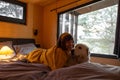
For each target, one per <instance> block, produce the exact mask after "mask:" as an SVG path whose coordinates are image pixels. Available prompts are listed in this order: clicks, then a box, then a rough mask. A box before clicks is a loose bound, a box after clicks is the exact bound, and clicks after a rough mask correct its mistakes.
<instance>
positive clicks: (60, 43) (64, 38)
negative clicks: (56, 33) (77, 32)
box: [57, 33, 74, 50]
mask: <svg viewBox="0 0 120 80" xmlns="http://www.w3.org/2000/svg"><path fill="white" fill-rule="evenodd" d="M70 40H73V37H72V35H71V34H69V33H63V34H61V35H60V37H59V39H58V42H57V47H59V48H62V49H63V50H66V45H65V44H66V42H67V41H70ZM73 43H74V40H73Z"/></svg>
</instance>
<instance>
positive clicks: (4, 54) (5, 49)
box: [0, 46, 15, 60]
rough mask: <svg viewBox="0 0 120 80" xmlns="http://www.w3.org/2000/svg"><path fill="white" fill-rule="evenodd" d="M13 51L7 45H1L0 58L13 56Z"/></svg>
mask: <svg viewBox="0 0 120 80" xmlns="http://www.w3.org/2000/svg"><path fill="white" fill-rule="evenodd" d="M14 55H15V54H14V51H13V50H12V49H11V48H9V47H8V46H3V47H1V49H0V60H4V59H10V58H12V57H13V56H14Z"/></svg>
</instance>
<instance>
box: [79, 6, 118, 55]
mask: <svg viewBox="0 0 120 80" xmlns="http://www.w3.org/2000/svg"><path fill="white" fill-rule="evenodd" d="M117 8H118V5H114V6H110V7H106V8H103V9H100V10H96V11H93V12H90V13H86V14H82V15H79V16H78V21H79V22H78V31H77V32H78V33H77V34H78V36H77V43H81V42H82V43H85V44H87V45H89V47H90V52H91V53H100V54H103V53H104V54H113V50H114V42H115V30H116V21H117Z"/></svg>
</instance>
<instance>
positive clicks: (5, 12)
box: [0, 0, 26, 24]
mask: <svg viewBox="0 0 120 80" xmlns="http://www.w3.org/2000/svg"><path fill="white" fill-rule="evenodd" d="M0 20H1V21H7V22H14V23H19V24H26V4H25V3H22V2H19V1H12V0H0Z"/></svg>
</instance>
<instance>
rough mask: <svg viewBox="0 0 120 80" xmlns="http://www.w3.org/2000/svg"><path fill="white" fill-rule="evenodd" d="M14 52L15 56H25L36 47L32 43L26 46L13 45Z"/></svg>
mask: <svg viewBox="0 0 120 80" xmlns="http://www.w3.org/2000/svg"><path fill="white" fill-rule="evenodd" d="M13 47H14V49H15V51H16V53H17V54H23V55H27V54H28V53H30V52H31V51H32V50H34V49H36V48H37V47H36V46H35V44H34V43H27V44H21V45H13Z"/></svg>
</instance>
